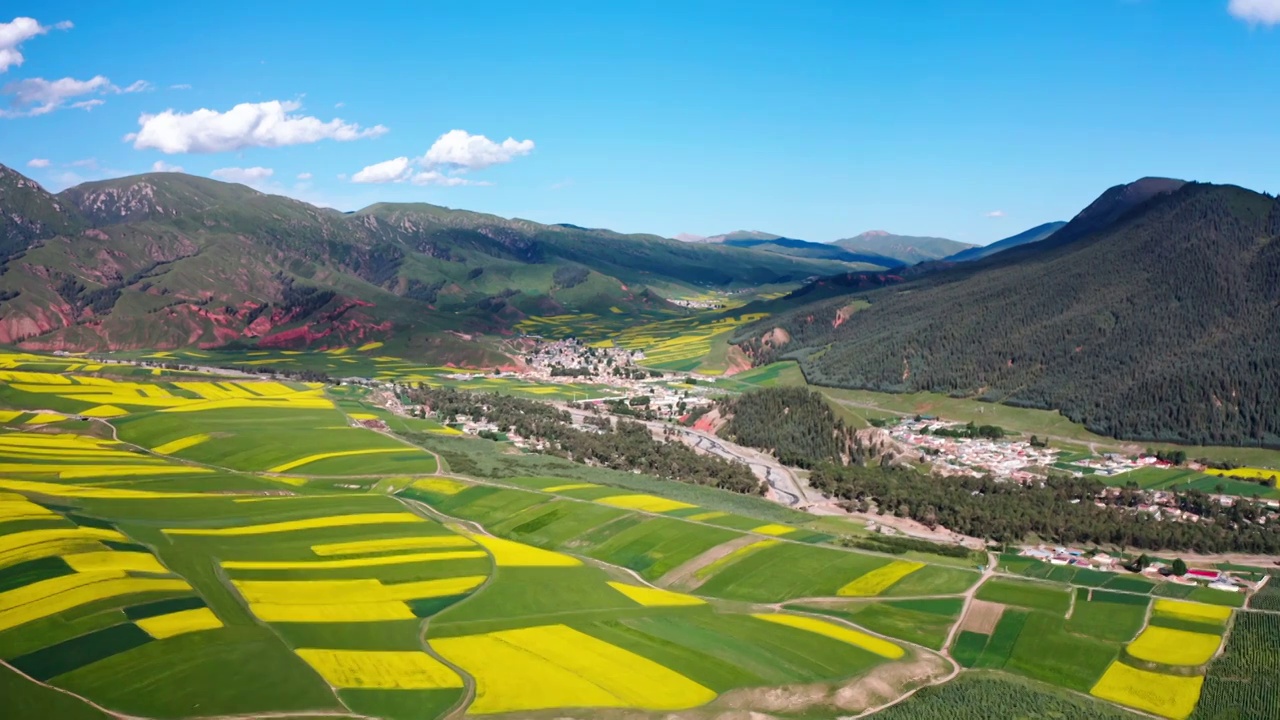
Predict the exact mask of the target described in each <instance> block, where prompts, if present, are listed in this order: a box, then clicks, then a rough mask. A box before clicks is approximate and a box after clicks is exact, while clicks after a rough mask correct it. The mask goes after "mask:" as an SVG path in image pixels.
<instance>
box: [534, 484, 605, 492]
mask: <svg viewBox="0 0 1280 720" xmlns="http://www.w3.org/2000/svg"><path fill="white" fill-rule="evenodd" d="M593 487H600V486H599V485H596V484H595V483H589V482H581V483H569V484H567V485H552V486H551V487H548V488H542V490H543V491H544V492H564V491H566V490H586V489H587V488H593Z"/></svg>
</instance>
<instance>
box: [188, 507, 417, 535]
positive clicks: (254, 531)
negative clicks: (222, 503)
mask: <svg viewBox="0 0 1280 720" xmlns="http://www.w3.org/2000/svg"><path fill="white" fill-rule="evenodd" d="M420 522H426V520H424V519H423V518H420V517H418V516H417V515H414V514H413V513H410V512H387V513H359V514H355V515H326V516H324V517H315V518H306V519H303V520H283V521H281V522H273V523H263V524H261V525H241V526H239V527H226V528H166V529H165V530H164V533H165V534H166V535H206V536H218V535H228V536H235V535H267V534H271V533H281V532H293V531H295V530H315V529H317V528H330V527H347V526H352V525H391V524H398V523H420Z"/></svg>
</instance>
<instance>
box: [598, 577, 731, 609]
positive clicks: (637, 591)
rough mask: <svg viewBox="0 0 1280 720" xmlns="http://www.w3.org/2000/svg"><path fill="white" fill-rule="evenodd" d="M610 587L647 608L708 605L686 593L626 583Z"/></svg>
mask: <svg viewBox="0 0 1280 720" xmlns="http://www.w3.org/2000/svg"><path fill="white" fill-rule="evenodd" d="M609 587H611V588H613V589H614V590H617V591H618V592H620V593H622V594H623V595H626V596H627V597H629V598H631V599H632V600H635V601H636V602H637V603H640V604H641V605H644V606H645V607H677V606H682V605H706V604H707V601H706V600H703V599H702V598H698V597H694V596H692V595H685V594H684V593H678V592H672V591H670V590H663V589H661V588H651V587H641V586H639V585H627V584H626V583H620V582H610V583H609Z"/></svg>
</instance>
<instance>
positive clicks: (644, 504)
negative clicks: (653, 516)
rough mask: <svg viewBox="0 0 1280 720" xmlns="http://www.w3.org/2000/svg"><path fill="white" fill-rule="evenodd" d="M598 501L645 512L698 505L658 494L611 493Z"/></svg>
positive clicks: (666, 510) (680, 508)
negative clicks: (669, 498)
mask: <svg viewBox="0 0 1280 720" xmlns="http://www.w3.org/2000/svg"><path fill="white" fill-rule="evenodd" d="M596 502H598V503H600V504H601V505H609V506H611V507H617V508H623V509H625V510H641V511H644V512H652V513H661V512H670V511H672V510H684V509H686V508H692V507H697V505H690V504H689V503H685V502H680V501H679V500H668V499H667V498H662V497H658V496H657V495H611V496H609V497H605V498H600V499H598V500H596Z"/></svg>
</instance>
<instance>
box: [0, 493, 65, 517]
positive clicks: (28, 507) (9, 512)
mask: <svg viewBox="0 0 1280 720" xmlns="http://www.w3.org/2000/svg"><path fill="white" fill-rule="evenodd" d="M7 497H13V498H16V499H13V500H10V499H0V522H9V521H13V520H36V519H42V518H57V517H61V516H60V515H58V514H57V513H55V512H53V511H52V510H50V509H48V508H46V507H45V506H43V505H39V504H36V503H33V502H31V501H30V500H27V499H26V498H25V497H23V496H21V495H12V496H7Z"/></svg>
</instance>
